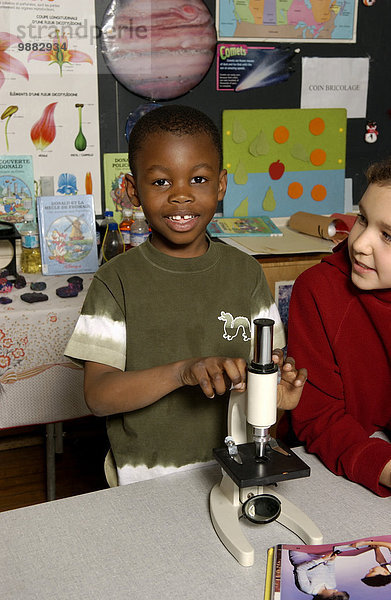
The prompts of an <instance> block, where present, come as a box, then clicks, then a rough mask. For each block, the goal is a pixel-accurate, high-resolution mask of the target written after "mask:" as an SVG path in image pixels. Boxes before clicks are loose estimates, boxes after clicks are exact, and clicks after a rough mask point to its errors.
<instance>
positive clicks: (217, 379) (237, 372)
mask: <svg viewBox="0 0 391 600" xmlns="http://www.w3.org/2000/svg"><path fill="white" fill-rule="evenodd" d="M246 371H247V365H246V361H245V360H244V359H243V358H227V357H224V356H209V357H207V358H192V359H189V360H185V361H183V364H182V368H181V369H180V372H179V378H180V381H181V384H182V385H199V386H200V387H201V389H202V391H203V392H204V394H205V396H207V397H208V398H214V396H215V394H219V395H222V394H224V392H226V391H227V390H229V389H230V387H231V385H232V386H233V389H235V390H237V391H242V392H244V390H245V389H246Z"/></svg>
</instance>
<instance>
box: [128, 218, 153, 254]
mask: <svg viewBox="0 0 391 600" xmlns="http://www.w3.org/2000/svg"><path fill="white" fill-rule="evenodd" d="M133 217H134V223H133V225H132V226H131V228H130V246H131V248H134V247H135V246H139V245H140V244H142V243H143V242H145V240H147V239H148V236H149V227H148V224H147V222H146V220H145V217H144V213H143V212H142V211H140V210H137V211H133Z"/></svg>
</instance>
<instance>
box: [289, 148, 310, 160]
mask: <svg viewBox="0 0 391 600" xmlns="http://www.w3.org/2000/svg"><path fill="white" fill-rule="evenodd" d="M291 156H293V158H297V160H301V161H302V162H308V161H309V160H310V155H309V152H308V150H307V149H306V148H305V147H304V146H303V144H294V146H292V148H291Z"/></svg>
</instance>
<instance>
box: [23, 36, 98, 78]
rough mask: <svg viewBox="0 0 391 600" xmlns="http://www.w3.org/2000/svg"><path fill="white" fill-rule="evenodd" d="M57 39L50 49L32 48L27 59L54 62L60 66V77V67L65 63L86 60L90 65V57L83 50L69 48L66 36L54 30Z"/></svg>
mask: <svg viewBox="0 0 391 600" xmlns="http://www.w3.org/2000/svg"><path fill="white" fill-rule="evenodd" d="M56 36H57V41H55V42H54V43H53V44H52V48H51V49H50V50H46V51H41V50H33V51H32V52H30V54H29V57H28V60H29V61H30V60H41V61H45V62H49V63H50V64H51V65H52V64H54V63H56V64H58V66H59V68H60V76H61V77H62V67H63V65H65V64H68V65H69V64H71V63H83V62H88V63H90V64H91V65H92V58H91V57H90V56H89V55H88V54H86V53H85V52H79V51H78V50H69V45H68V38H67V36H66V35H65V33H64V34H63V35H61V36H60V32H59V30H58V29H57V30H56Z"/></svg>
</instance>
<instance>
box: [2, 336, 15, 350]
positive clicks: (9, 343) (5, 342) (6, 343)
mask: <svg viewBox="0 0 391 600" xmlns="http://www.w3.org/2000/svg"><path fill="white" fill-rule="evenodd" d="M12 344H13V341H12V340H11V338H6V339H5V340H3V348H11V346H12Z"/></svg>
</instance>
